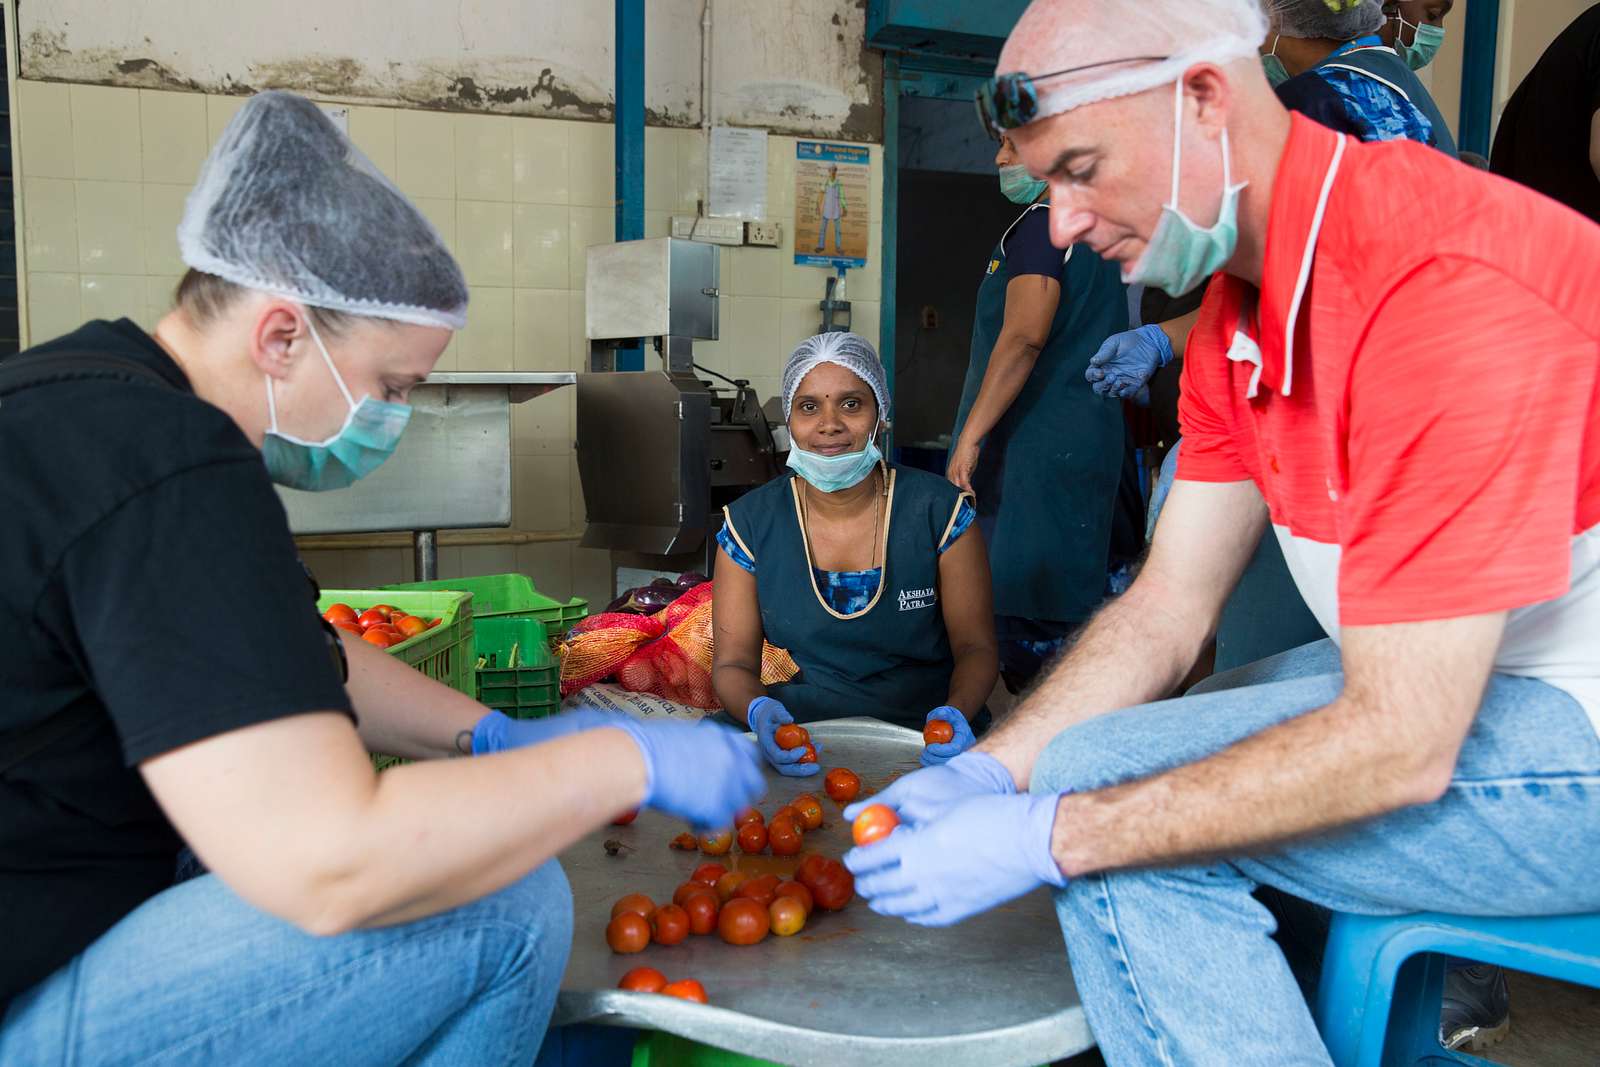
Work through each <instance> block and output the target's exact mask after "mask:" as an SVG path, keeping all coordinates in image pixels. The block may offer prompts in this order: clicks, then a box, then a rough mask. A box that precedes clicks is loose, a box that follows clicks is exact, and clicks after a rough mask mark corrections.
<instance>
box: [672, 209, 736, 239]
mask: <svg viewBox="0 0 1600 1067" xmlns="http://www.w3.org/2000/svg"><path fill="white" fill-rule="evenodd" d="M672 236H674V237H684V238H689V239H690V240H695V241H702V242H704V243H706V244H713V245H739V244H744V223H743V222H741V221H740V220H738V219H712V218H703V217H700V216H696V215H674V216H672Z"/></svg>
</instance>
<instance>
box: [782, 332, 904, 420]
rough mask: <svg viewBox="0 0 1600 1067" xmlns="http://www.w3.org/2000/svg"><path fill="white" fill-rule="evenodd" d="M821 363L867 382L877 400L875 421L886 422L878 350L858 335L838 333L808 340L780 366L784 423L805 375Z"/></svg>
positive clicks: (885, 390) (885, 393)
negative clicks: (841, 368) (832, 365)
mask: <svg viewBox="0 0 1600 1067" xmlns="http://www.w3.org/2000/svg"><path fill="white" fill-rule="evenodd" d="M820 363H832V364H834V365H835V366H839V367H843V368H844V369H845V370H847V371H849V372H850V373H851V374H854V375H855V376H856V377H857V378H860V379H861V380H862V381H864V382H866V383H867V388H869V389H871V390H872V395H873V397H874V398H876V399H877V401H878V418H879V419H880V420H883V421H888V418H889V381H888V379H887V378H886V377H885V376H884V373H883V361H882V360H880V359H879V358H878V350H877V349H875V348H873V347H872V342H871V341H869V340H867V339H866V338H865V337H862V336H861V335H860V334H859V333H844V332H839V331H836V332H833V333H819V334H817V335H816V336H814V337H807V338H806V339H805V340H804V341H801V342H800V344H799V345H798V346H797V347H796V348H795V350H794V351H793V352H791V353H790V354H789V361H788V362H787V363H785V364H784V365H783V418H784V421H786V422H787V421H788V419H789V404H790V403H791V402H792V401H793V400H794V391H795V390H796V389H798V388H800V383H801V382H802V381H803V380H805V376H806V375H808V374H810V373H811V371H812V370H813V369H814V368H815V367H816V366H817V365H818V364H820Z"/></svg>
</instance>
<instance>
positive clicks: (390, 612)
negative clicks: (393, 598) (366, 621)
mask: <svg viewBox="0 0 1600 1067" xmlns="http://www.w3.org/2000/svg"><path fill="white" fill-rule="evenodd" d="M367 610H368V611H376V612H377V613H378V614H380V615H382V616H383V621H384V622H388V621H389V620H390V619H392V618H393V617H394V614H395V612H396V611H398V610H399V609H398V608H396V607H395V606H394V605H393V604H374V605H372V607H370V608H368V609H367ZM402 614H404V613H403V612H402Z"/></svg>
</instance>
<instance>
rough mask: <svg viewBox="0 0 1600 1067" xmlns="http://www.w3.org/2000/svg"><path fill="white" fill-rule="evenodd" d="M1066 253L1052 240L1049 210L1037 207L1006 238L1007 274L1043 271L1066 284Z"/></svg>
mask: <svg viewBox="0 0 1600 1067" xmlns="http://www.w3.org/2000/svg"><path fill="white" fill-rule="evenodd" d="M1066 273H1067V253H1066V252H1065V251H1063V250H1062V249H1059V248H1057V247H1056V246H1055V245H1053V244H1051V243H1050V212H1049V211H1048V210H1046V209H1044V208H1035V209H1033V210H1032V211H1030V212H1028V213H1027V214H1026V215H1024V216H1023V217H1022V221H1021V222H1019V223H1017V228H1016V229H1014V230H1012V231H1011V234H1010V236H1008V237H1007V238H1006V277H1007V278H1008V279H1010V278H1020V277H1022V275H1024V274H1043V275H1044V276H1045V277H1047V278H1054V279H1055V280H1056V281H1057V282H1059V283H1061V285H1062V286H1063V288H1064V287H1065V285H1066Z"/></svg>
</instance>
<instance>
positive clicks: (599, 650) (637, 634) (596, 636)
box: [561, 612, 664, 696]
mask: <svg viewBox="0 0 1600 1067" xmlns="http://www.w3.org/2000/svg"><path fill="white" fill-rule="evenodd" d="M663 630H664V627H663V626H662V624H661V621H660V620H659V619H658V618H657V617H656V616H654V615H630V614H626V613H623V612H607V613H604V614H600V615H591V616H590V617H589V618H587V619H584V620H583V621H582V622H580V623H579V624H578V625H576V626H574V627H573V628H572V632H571V633H570V634H568V636H567V640H566V641H565V642H564V643H563V644H562V646H561V695H562V696H570V695H572V694H573V693H576V692H577V691H578V690H580V689H583V688H585V687H586V686H590V685H593V684H594V683H595V682H600V681H604V680H605V679H607V678H609V677H611V676H612V674H614V673H616V671H617V669H618V668H620V667H621V666H622V665H623V663H625V662H626V661H627V659H628V657H629V656H632V655H633V654H634V652H636V651H637V650H638V649H639V646H641V645H643V644H644V643H645V642H647V641H651V640H653V639H655V638H658V637H660V636H661V634H662V632H663Z"/></svg>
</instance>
